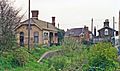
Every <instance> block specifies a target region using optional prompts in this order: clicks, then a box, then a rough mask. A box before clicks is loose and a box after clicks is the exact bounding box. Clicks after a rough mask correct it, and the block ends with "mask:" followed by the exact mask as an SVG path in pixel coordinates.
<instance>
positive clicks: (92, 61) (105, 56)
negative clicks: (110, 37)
mask: <svg viewBox="0 0 120 71" xmlns="http://www.w3.org/2000/svg"><path fill="white" fill-rule="evenodd" d="M87 56H88V60H89V61H88V63H87V64H85V66H83V70H88V71H91V70H92V71H115V70H116V69H117V67H118V65H119V64H118V62H117V50H116V48H114V47H112V45H111V44H110V43H105V42H104V43H98V44H96V45H95V46H94V47H91V48H90V50H89V53H88V54H87Z"/></svg>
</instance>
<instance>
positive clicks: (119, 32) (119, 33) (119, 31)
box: [118, 11, 120, 45]
mask: <svg viewBox="0 0 120 71" xmlns="http://www.w3.org/2000/svg"><path fill="white" fill-rule="evenodd" d="M118 35H119V45H120V11H119V30H118Z"/></svg>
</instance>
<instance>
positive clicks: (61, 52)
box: [37, 49, 63, 63]
mask: <svg viewBox="0 0 120 71" xmlns="http://www.w3.org/2000/svg"><path fill="white" fill-rule="evenodd" d="M62 54H63V51H62V50H61V49H60V50H54V51H48V52H45V53H44V54H43V55H42V56H41V57H40V59H39V60H38V61H37V62H39V63H40V62H41V61H42V60H43V59H47V58H51V57H53V56H56V55H62Z"/></svg>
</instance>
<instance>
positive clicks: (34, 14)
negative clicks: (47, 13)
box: [31, 10, 39, 20]
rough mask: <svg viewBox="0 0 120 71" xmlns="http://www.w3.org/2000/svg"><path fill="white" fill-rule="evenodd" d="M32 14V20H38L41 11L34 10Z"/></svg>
mask: <svg viewBox="0 0 120 71" xmlns="http://www.w3.org/2000/svg"><path fill="white" fill-rule="evenodd" d="M31 12H32V18H34V19H37V20H38V15H39V11H38V10H32V11H31Z"/></svg>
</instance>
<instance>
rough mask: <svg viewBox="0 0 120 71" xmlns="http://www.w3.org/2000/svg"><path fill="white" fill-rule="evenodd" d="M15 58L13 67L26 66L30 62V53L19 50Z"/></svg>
mask: <svg viewBox="0 0 120 71" xmlns="http://www.w3.org/2000/svg"><path fill="white" fill-rule="evenodd" d="M13 55H14V58H13V61H12V63H13V64H12V65H13V66H24V65H25V64H26V63H27V62H28V60H29V53H28V52H27V51H25V50H24V49H23V48H19V49H17V50H15V51H14V53H13Z"/></svg>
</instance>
